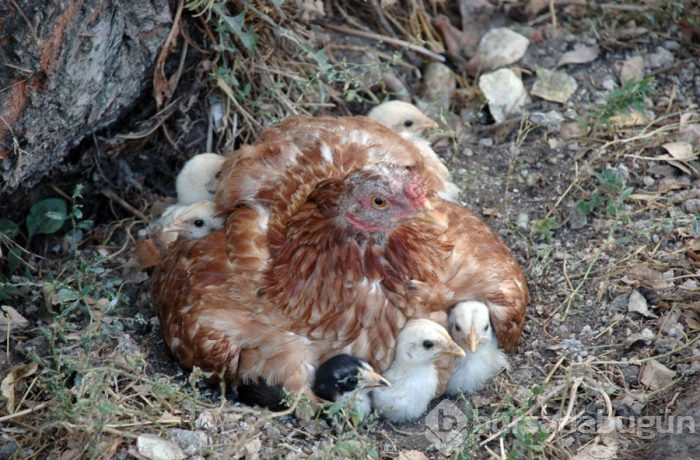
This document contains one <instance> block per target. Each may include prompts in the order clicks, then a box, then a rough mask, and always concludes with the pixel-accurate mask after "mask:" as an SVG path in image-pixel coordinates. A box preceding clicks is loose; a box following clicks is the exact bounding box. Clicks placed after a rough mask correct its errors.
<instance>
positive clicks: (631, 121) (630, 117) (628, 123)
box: [610, 109, 651, 128]
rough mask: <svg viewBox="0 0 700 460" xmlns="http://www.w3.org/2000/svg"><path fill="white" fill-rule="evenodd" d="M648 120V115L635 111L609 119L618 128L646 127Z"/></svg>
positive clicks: (649, 118)
mask: <svg viewBox="0 0 700 460" xmlns="http://www.w3.org/2000/svg"><path fill="white" fill-rule="evenodd" d="M650 120H651V117H650V116H649V114H647V113H645V112H640V111H639V110H635V109H632V110H629V111H627V112H624V113H621V114H619V115H615V116H612V117H610V122H611V123H612V124H613V125H615V126H616V127H618V128H630V127H633V126H641V125H646V124H647V123H649V121H650Z"/></svg>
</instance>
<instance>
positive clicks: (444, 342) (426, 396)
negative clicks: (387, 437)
mask: <svg viewBox="0 0 700 460" xmlns="http://www.w3.org/2000/svg"><path fill="white" fill-rule="evenodd" d="M454 356H464V350H462V349H461V348H460V347H459V345H457V344H456V343H455V342H454V341H453V340H452V339H451V338H450V335H449V334H448V332H447V330H446V329H445V328H444V327H442V326H440V325H439V324H438V323H436V322H434V321H431V320H429V319H425V318H420V319H412V320H410V321H408V322H407V323H406V325H405V326H404V327H403V329H401V331H399V334H398V336H397V337H396V352H395V354H394V361H393V362H392V364H391V366H390V367H389V369H387V370H386V372H384V373H383V375H384V377H385V378H386V379H387V380H389V381H390V382H391V386H390V387H382V388H375V389H374V390H372V405H373V407H374V408H375V409H376V410H377V412H379V415H381V416H382V417H384V418H386V419H387V420H390V421H392V422H394V423H403V422H408V421H410V420H415V419H416V418H418V417H420V416H421V415H422V414H423V413H425V412H426V410H427V409H428V404H430V401H431V400H432V399H433V398H435V397H436V396H438V395H437V394H436V393H437V391H438V386H439V383H440V382H439V380H438V371H437V368H436V367H435V361H436V360H438V359H440V358H443V357H454Z"/></svg>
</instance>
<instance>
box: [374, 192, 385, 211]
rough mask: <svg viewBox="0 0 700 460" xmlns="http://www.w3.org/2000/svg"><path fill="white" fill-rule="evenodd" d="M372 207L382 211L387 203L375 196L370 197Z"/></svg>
mask: <svg viewBox="0 0 700 460" xmlns="http://www.w3.org/2000/svg"><path fill="white" fill-rule="evenodd" d="M372 206H374V207H375V208H377V209H384V208H386V207H387V202H386V200H385V199H384V198H382V197H381V196H378V195H375V196H373V197H372Z"/></svg>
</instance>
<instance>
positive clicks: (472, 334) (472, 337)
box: [467, 324, 479, 353]
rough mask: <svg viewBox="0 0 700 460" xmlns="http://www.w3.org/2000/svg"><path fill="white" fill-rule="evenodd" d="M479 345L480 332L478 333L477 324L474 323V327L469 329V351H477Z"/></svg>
mask: <svg viewBox="0 0 700 460" xmlns="http://www.w3.org/2000/svg"><path fill="white" fill-rule="evenodd" d="M478 346H479V334H477V333H476V326H475V325H474V324H472V328H471V330H470V331H469V339H468V340H467V347H469V351H471V352H472V353H474V352H475V351H476V347H478Z"/></svg>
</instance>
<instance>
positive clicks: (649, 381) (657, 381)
mask: <svg viewBox="0 0 700 460" xmlns="http://www.w3.org/2000/svg"><path fill="white" fill-rule="evenodd" d="M675 376H676V371H672V370H671V369H669V368H668V367H666V366H664V365H663V364H661V363H660V362H658V361H657V360H655V359H651V360H649V361H647V362H646V363H644V366H642V371H641V372H640V374H639V381H640V382H642V383H643V384H644V385H645V386H647V387H649V389H651V390H658V389H660V388H664V387H667V386H668V385H670V384H671V382H673V378H674V377H675Z"/></svg>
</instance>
